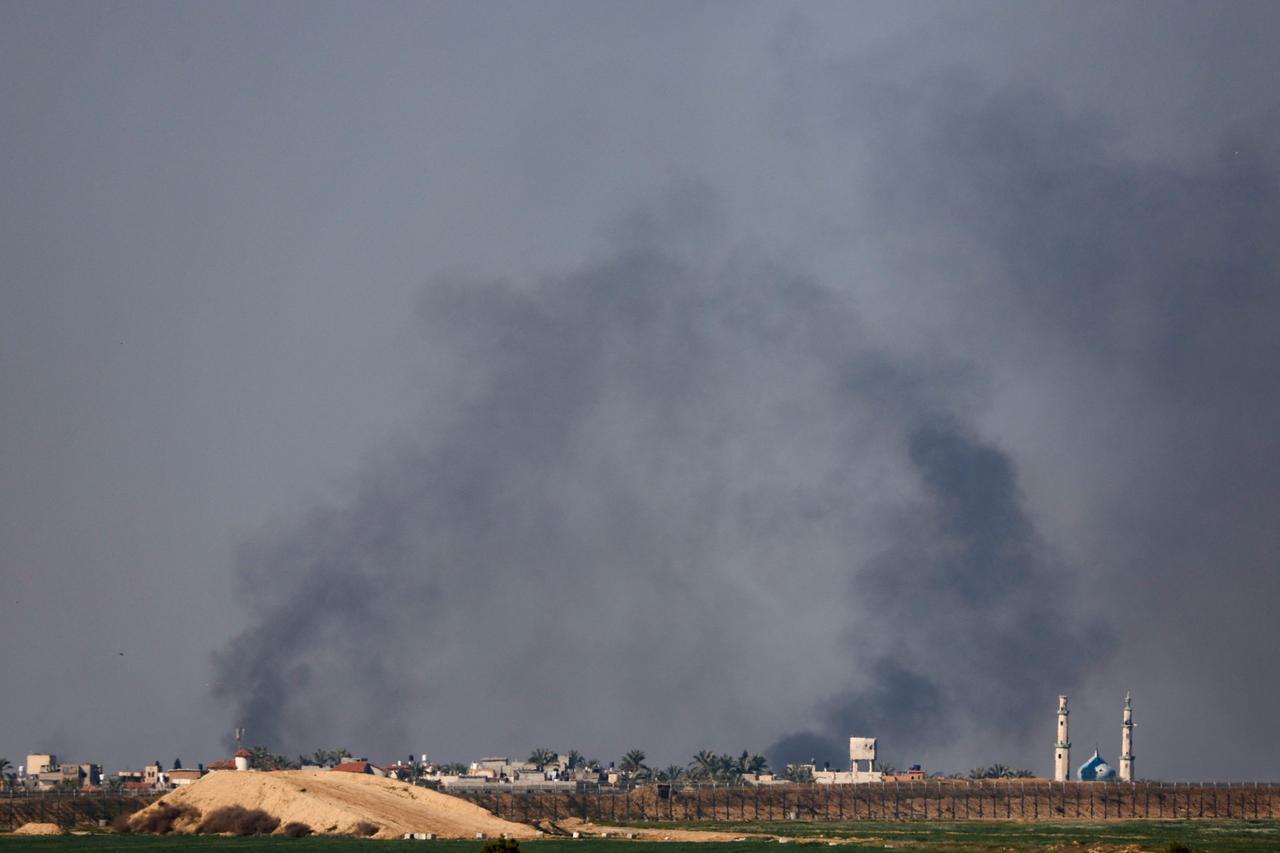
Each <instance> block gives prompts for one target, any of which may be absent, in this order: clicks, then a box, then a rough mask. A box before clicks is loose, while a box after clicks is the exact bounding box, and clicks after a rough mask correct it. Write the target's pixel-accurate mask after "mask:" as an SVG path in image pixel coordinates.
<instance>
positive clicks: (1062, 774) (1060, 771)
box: [1053, 696, 1128, 782]
mask: <svg viewBox="0 0 1280 853" xmlns="http://www.w3.org/2000/svg"><path fill="white" fill-rule="evenodd" d="M1069 713H1071V712H1070V711H1068V710H1067V697H1066V696H1059V697H1058V742H1057V743H1055V744H1054V745H1053V781H1055V782H1065V781H1067V777H1068V776H1069V775H1070V774H1071V741H1070V740H1068V739H1067V714H1069ZM1126 713H1128V712H1126ZM1126 731H1127V729H1126Z"/></svg>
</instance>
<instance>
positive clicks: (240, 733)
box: [236, 729, 244, 749]
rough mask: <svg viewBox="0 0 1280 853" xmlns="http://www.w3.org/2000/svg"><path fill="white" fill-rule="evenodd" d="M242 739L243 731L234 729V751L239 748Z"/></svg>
mask: <svg viewBox="0 0 1280 853" xmlns="http://www.w3.org/2000/svg"><path fill="white" fill-rule="evenodd" d="M243 737H244V729H236V749H239V748H240V740H241V739H242V738H243Z"/></svg>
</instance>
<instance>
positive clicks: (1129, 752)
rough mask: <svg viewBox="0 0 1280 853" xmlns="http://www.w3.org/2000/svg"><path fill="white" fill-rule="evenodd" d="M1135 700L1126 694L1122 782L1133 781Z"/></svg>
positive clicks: (1121, 737) (1127, 692)
mask: <svg viewBox="0 0 1280 853" xmlns="http://www.w3.org/2000/svg"><path fill="white" fill-rule="evenodd" d="M1133 725H1134V723H1133V700H1131V699H1130V698H1129V691H1128V690H1126V691H1125V692H1124V726H1123V727H1122V728H1121V730H1120V781H1121V782H1132V781H1133Z"/></svg>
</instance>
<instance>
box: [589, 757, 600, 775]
mask: <svg viewBox="0 0 1280 853" xmlns="http://www.w3.org/2000/svg"><path fill="white" fill-rule="evenodd" d="M587 769H588V770H590V771H591V772H592V773H599V772H600V759H598V758H588V759H587Z"/></svg>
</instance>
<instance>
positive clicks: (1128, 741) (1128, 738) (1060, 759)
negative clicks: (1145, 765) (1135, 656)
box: [1053, 691, 1134, 782]
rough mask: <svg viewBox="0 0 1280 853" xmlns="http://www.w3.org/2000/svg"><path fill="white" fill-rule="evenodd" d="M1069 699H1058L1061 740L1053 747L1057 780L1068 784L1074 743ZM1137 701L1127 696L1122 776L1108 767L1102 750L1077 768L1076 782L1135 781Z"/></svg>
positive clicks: (1121, 739)
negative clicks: (1070, 733)
mask: <svg viewBox="0 0 1280 853" xmlns="http://www.w3.org/2000/svg"><path fill="white" fill-rule="evenodd" d="M1070 713H1071V712H1070V711H1069V710H1067V697H1066V696H1059V697H1058V740H1057V742H1056V743H1055V744H1054V745H1053V780H1054V781H1055V782H1065V781H1067V778H1068V775H1069V774H1070V772H1071V770H1070V768H1071V740H1070V739H1069V738H1068V737H1067V715H1068V714H1070ZM1133 727H1134V722H1133V700H1132V698H1131V697H1130V695H1129V693H1128V691H1126V692H1125V694H1124V722H1123V723H1122V724H1121V729H1120V772H1119V773H1118V774H1117V772H1116V768H1114V767H1112V766H1111V765H1110V764H1108V763H1107V762H1106V761H1105V760H1104V759H1103V758H1102V756H1100V755H1099V754H1098V750H1097V749H1095V750H1094V751H1093V755H1091V756H1089V760H1088V761H1086V762H1085V763H1084V764H1081V765H1080V766H1079V767H1078V768H1076V779H1077V780H1079V781H1081V782H1112V781H1115V780H1116V779H1119V780H1120V781H1121V782H1132V781H1133Z"/></svg>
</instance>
